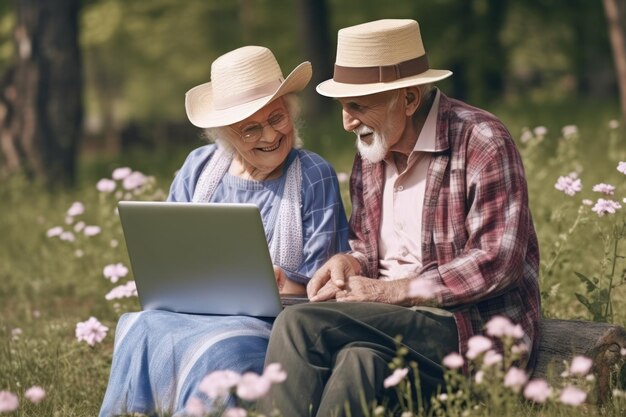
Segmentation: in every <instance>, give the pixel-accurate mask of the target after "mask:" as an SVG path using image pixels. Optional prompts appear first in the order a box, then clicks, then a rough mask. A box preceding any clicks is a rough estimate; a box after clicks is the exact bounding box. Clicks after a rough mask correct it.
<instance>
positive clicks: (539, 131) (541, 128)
mask: <svg viewBox="0 0 626 417" xmlns="http://www.w3.org/2000/svg"><path fill="white" fill-rule="evenodd" d="M533 133H534V134H535V136H545V135H546V134H547V133H548V129H547V128H546V127H545V126H537V127H536V128H534V129H533Z"/></svg>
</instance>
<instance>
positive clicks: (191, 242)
mask: <svg viewBox="0 0 626 417" xmlns="http://www.w3.org/2000/svg"><path fill="white" fill-rule="evenodd" d="M118 207H119V214H120V219H121V222H122V228H123V231H124V237H125V240H126V246H127V248H128V255H129V257H130V262H131V267H132V270H133V275H134V277H135V282H136V284H137V293H138V295H139V301H140V303H141V306H142V308H143V309H144V310H154V309H158V310H168V311H175V312H181V313H197V314H223V315H238V314H241V315H249V316H260V317H275V316H276V315H278V313H279V312H280V311H281V310H282V306H281V302H280V297H279V294H278V288H277V286H276V281H275V278H274V270H273V267H272V261H271V258H270V254H269V250H268V247H267V241H266V238H265V232H264V230H263V223H262V221H261V215H260V212H259V209H258V208H257V207H256V206H254V205H252V204H214V203H169V202H138V201H121V202H119V204H118Z"/></svg>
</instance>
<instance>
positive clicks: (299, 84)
mask: <svg viewBox="0 0 626 417" xmlns="http://www.w3.org/2000/svg"><path fill="white" fill-rule="evenodd" d="M311 75H312V70H311V63H310V62H303V63H301V64H300V65H298V66H297V67H296V68H295V69H294V70H293V71H291V74H289V75H288V76H287V78H283V73H282V71H281V70H280V66H279V65H278V62H277V61H276V58H275V57H274V54H273V53H272V51H270V50H269V49H267V48H264V47H262V46H244V47H242V48H238V49H235V50H234V51H231V52H228V53H226V54H224V55H222V56H220V57H219V58H217V59H216V60H215V61H213V64H212V65H211V82H208V83H204V84H201V85H198V86H196V87H194V88H192V89H191V90H189V91H187V94H186V95H185V109H186V110H187V117H189V120H190V121H191V123H193V124H194V125H196V126H198V127H202V128H207V127H218V126H227V125H231V124H233V123H237V122H239V121H241V120H243V119H245V118H246V117H249V116H251V115H252V114H254V113H255V112H257V111H258V110H260V109H261V108H262V107H263V106H265V105H266V104H267V103H269V102H271V101H272V100H274V99H276V98H278V97H280V96H283V95H285V94H287V93H293V92H297V91H300V90H302V89H303V88H304V87H306V85H307V84H308V83H309V80H310V79H311Z"/></svg>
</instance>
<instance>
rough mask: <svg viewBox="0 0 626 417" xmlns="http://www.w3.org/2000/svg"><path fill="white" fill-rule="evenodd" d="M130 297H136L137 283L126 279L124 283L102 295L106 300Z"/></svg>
mask: <svg viewBox="0 0 626 417" xmlns="http://www.w3.org/2000/svg"><path fill="white" fill-rule="evenodd" d="M130 297H137V285H136V284H135V281H128V282H127V283H126V284H123V285H118V286H117V287H115V288H113V289H112V290H111V291H109V292H108V293H107V294H106V295H105V296H104V298H105V299H107V300H108V301H111V300H115V299H118V298H130Z"/></svg>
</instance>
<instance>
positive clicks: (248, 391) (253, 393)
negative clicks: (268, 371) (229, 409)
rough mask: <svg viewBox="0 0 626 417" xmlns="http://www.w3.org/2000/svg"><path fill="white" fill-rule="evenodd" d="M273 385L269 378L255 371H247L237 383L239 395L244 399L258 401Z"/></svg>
mask: <svg viewBox="0 0 626 417" xmlns="http://www.w3.org/2000/svg"><path fill="white" fill-rule="evenodd" d="M271 386H272V383H271V381H270V380H269V379H267V378H264V377H263V376H260V375H257V374H255V373H254V372H246V373H245V374H243V375H242V376H241V381H239V383H238V384H237V396H238V397H239V398H241V399H242V400H244V401H256V400H258V399H259V398H261V397H264V396H265V395H267V393H268V392H269V390H270V388H271Z"/></svg>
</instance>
